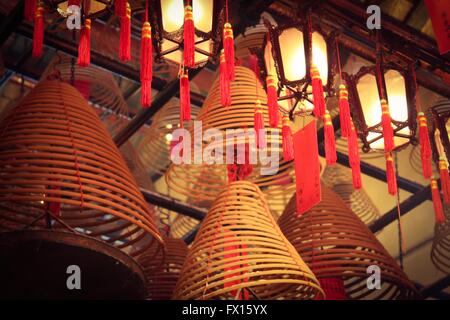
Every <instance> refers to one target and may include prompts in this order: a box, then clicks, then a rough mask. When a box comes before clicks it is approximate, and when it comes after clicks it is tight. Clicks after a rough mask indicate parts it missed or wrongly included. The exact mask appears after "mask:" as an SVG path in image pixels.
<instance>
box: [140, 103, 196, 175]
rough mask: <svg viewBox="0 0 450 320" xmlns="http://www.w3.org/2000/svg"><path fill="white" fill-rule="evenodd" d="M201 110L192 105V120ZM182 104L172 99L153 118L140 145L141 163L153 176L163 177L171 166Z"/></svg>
mask: <svg viewBox="0 0 450 320" xmlns="http://www.w3.org/2000/svg"><path fill="white" fill-rule="evenodd" d="M199 110H200V108H199V107H197V106H195V105H191V118H192V119H193V120H195V118H196V117H197V114H198V112H199ZM179 123H180V102H179V100H176V99H172V100H170V101H169V102H168V103H166V104H165V105H164V107H162V109H161V110H159V111H158V112H157V113H156V114H155V115H154V116H153V118H152V124H151V126H150V128H148V130H147V131H146V132H145V135H144V137H143V138H142V139H141V141H140V142H139V144H138V149H139V150H140V152H139V157H140V161H141V162H142V163H143V164H144V165H145V167H146V168H148V170H149V172H151V173H152V174H160V175H163V174H164V172H165V171H166V170H167V168H168V166H169V164H170V142H171V140H172V132H173V130H175V129H176V128H178V127H179ZM187 125H189V124H187Z"/></svg>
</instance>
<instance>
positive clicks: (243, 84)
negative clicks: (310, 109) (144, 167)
mask: <svg viewBox="0 0 450 320" xmlns="http://www.w3.org/2000/svg"><path fill="white" fill-rule="evenodd" d="M219 87H220V86H219V78H217V79H216V81H215V82H214V84H213V86H212V88H211V90H210V93H209V95H208V97H207V98H206V99H205V103H204V105H203V107H202V109H201V110H200V113H199V114H198V117H197V121H202V130H203V133H205V131H206V130H208V129H213V128H214V129H219V130H220V133H221V134H222V138H223V154H221V155H220V157H221V158H222V159H223V163H225V162H226V156H225V153H226V149H227V146H233V145H236V141H238V139H240V140H239V141H241V142H244V138H241V137H239V138H237V139H236V138H235V139H233V138H231V135H232V133H229V132H228V135H227V134H226V130H228V129H235V130H236V129H241V130H242V131H241V133H244V132H245V130H246V129H248V130H247V132H253V128H254V113H255V102H256V100H258V99H259V100H260V101H261V102H262V106H263V108H262V113H263V118H264V122H265V131H266V140H267V148H266V151H267V155H268V157H267V158H266V161H267V162H266V163H263V162H262V161H261V155H262V154H261V153H257V152H258V150H256V149H255V148H253V147H252V146H253V145H254V142H253V143H252V140H250V141H251V142H250V149H251V152H255V153H254V154H255V158H256V160H257V163H256V164H255V165H254V168H253V172H252V174H251V175H250V176H249V177H247V178H246V180H248V181H251V182H254V183H255V184H257V185H258V186H259V187H261V188H262V189H263V190H264V193H265V195H266V197H267V199H268V201H269V205H270V206H271V209H274V210H277V208H275V207H272V203H271V202H272V201H274V202H275V203H279V202H280V201H279V199H283V197H284V194H286V193H291V192H293V191H294V190H295V177H294V166H293V162H292V161H289V162H286V161H284V160H283V152H282V135H281V122H280V124H279V127H278V128H270V127H269V115H268V110H267V105H266V102H267V96H266V93H265V91H264V88H263V87H262V85H261V83H260V82H259V81H257V80H256V76H255V74H254V73H253V71H251V70H250V69H248V68H245V67H239V66H238V67H236V79H235V81H232V83H231V106H230V107H228V108H227V107H224V106H222V105H221V102H220V88H219ZM250 129H251V130H250ZM191 131H192V130H191ZM194 131H195V128H194ZM195 132H197V131H195ZM271 133H273V134H271ZM191 136H192V144H194V141H193V140H194V136H195V135H194V133H193V132H192V134H191ZM247 137H248V136H247ZM227 138H228V139H227ZM245 141H247V142H248V141H249V140H248V139H246V140H245ZM206 145H207V144H206ZM206 145H204V146H203V148H205V147H206ZM191 149H192V152H191V156H192V164H181V165H174V164H171V166H170V168H169V170H168V171H167V173H166V180H167V183H168V185H169V186H170V187H171V189H173V190H174V191H176V192H179V193H180V194H183V195H185V196H186V197H196V198H198V199H199V200H209V201H213V200H214V199H215V198H216V197H217V195H218V193H219V192H220V191H221V190H223V189H224V188H225V187H226V186H227V183H228V179H227V170H226V164H210V165H208V164H205V163H201V164H194V163H193V157H194V151H193V148H191ZM264 152H265V151H264ZM272 155H274V156H273V157H276V158H277V161H278V167H276V164H275V163H274V162H273V161H272V160H271V159H272ZM271 162H272V163H271ZM271 165H272V168H273V169H274V171H272V172H269V171H266V172H265V173H264V172H262V171H261V170H260V169H261V167H263V168H266V169H268V168H269V167H270V166H271ZM198 186H199V187H201V189H202V190H207V191H205V192H203V191H202V192H198V191H197V190H198V189H199V188H198ZM204 186H207V187H208V188H207V189H206V188H203V187H204ZM278 210H280V209H279V208H278ZM281 210H282V209H281Z"/></svg>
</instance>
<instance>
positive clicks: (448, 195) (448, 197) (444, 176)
mask: <svg viewBox="0 0 450 320" xmlns="http://www.w3.org/2000/svg"><path fill="white" fill-rule="evenodd" d="M439 175H440V177H441V189H442V193H443V195H444V202H445V204H447V205H448V204H450V178H449V175H448V166H447V161H445V158H443V157H439Z"/></svg>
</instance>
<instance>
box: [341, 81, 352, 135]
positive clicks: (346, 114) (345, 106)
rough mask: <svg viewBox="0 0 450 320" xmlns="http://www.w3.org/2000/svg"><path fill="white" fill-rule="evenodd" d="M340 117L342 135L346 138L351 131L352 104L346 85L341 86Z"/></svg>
mask: <svg viewBox="0 0 450 320" xmlns="http://www.w3.org/2000/svg"><path fill="white" fill-rule="evenodd" d="M339 119H340V121H341V136H342V137H344V138H346V137H348V134H349V132H350V130H351V129H350V121H351V118H350V105H349V103H348V91H347V88H346V87H345V85H343V84H341V85H340V86H339Z"/></svg>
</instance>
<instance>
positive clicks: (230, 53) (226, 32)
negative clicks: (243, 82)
mask: <svg viewBox="0 0 450 320" xmlns="http://www.w3.org/2000/svg"><path fill="white" fill-rule="evenodd" d="M227 11H228V5H227ZM223 48H224V51H225V61H226V62H227V72H228V77H229V78H230V79H231V80H234V77H235V66H234V62H235V61H234V60H235V57H234V36H233V29H232V27H231V24H230V23H229V22H226V23H225V25H224V26H223Z"/></svg>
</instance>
